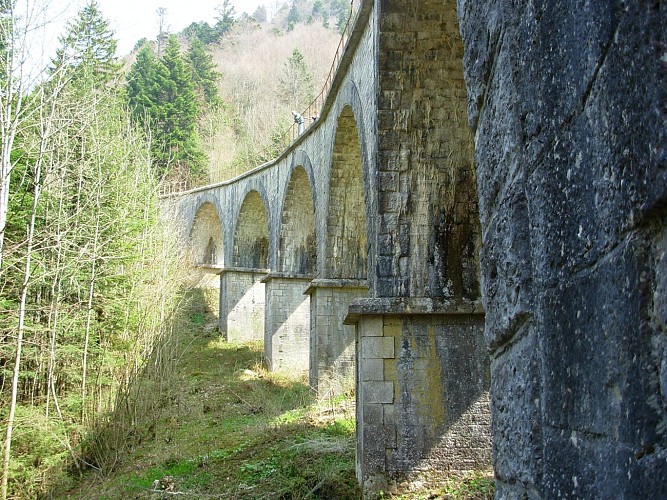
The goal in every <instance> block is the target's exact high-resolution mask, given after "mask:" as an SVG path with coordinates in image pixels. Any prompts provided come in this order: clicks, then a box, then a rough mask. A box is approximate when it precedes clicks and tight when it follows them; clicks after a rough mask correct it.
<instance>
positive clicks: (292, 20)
mask: <svg viewBox="0 0 667 500" xmlns="http://www.w3.org/2000/svg"><path fill="white" fill-rule="evenodd" d="M299 22H301V14H300V13H299V8H298V7H297V6H296V0H292V6H291V7H290V10H289V12H288V14H287V19H286V23H287V31H292V30H293V29H294V26H296V25H297V24H298V23H299Z"/></svg>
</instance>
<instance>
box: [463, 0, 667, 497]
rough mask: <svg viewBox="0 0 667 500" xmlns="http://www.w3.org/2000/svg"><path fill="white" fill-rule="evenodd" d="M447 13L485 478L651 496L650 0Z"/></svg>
mask: <svg viewBox="0 0 667 500" xmlns="http://www.w3.org/2000/svg"><path fill="white" fill-rule="evenodd" d="M519 3H520V4H521V7H518V4H519ZM458 16H459V23H460V28H461V33H462V37H463V42H464V48H465V54H464V67H465V78H466V85H467V89H468V103H469V106H468V114H469V120H470V123H471V126H472V128H473V131H474V133H475V150H476V165H477V181H478V195H479V207H480V220H481V225H482V238H483V250H482V256H481V269H482V283H483V296H484V305H485V311H486V328H485V335H486V339H487V342H488V344H489V345H490V346H491V352H492V360H491V400H492V416H493V422H494V424H493V425H494V430H493V441H494V450H493V451H494V461H495V470H496V477H497V496H498V498H520V497H522V496H527V497H529V498H537V497H543V498H556V497H560V496H566V497H575V498H647V497H655V498H658V497H661V498H664V497H667V436H666V433H667V333H666V327H667V299H666V294H665V292H667V217H666V215H667V109H666V108H667V78H666V76H667V39H666V38H667V36H666V33H667V5H665V3H664V2H660V1H634V2H623V1H612V0H608V1H595V2H594V1H577V2H565V1H559V0H533V1H529V2H516V1H513V0H496V1H492V2H476V1H471V0H459V2H458Z"/></svg>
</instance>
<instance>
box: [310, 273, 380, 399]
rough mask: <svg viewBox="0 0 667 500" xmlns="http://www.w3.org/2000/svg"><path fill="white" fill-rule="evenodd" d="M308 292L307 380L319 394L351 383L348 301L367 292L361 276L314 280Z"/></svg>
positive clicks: (352, 343) (352, 338)
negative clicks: (308, 360)
mask: <svg viewBox="0 0 667 500" xmlns="http://www.w3.org/2000/svg"><path fill="white" fill-rule="evenodd" d="M306 293H308V295H309V296H310V371H309V382H310V385H311V387H312V388H313V389H315V390H316V391H317V394H318V395H320V396H331V395H337V394H342V393H344V392H346V391H349V390H351V389H352V388H353V387H354V382H355V377H354V370H355V347H354V346H355V329H354V327H353V326H349V325H345V324H344V320H345V317H346V316H347V309H348V307H349V305H350V304H351V303H352V302H354V301H355V300H358V299H360V298H362V297H367V296H368V287H367V285H366V282H365V281H363V280H323V279H317V280H314V281H313V282H312V283H311V284H310V286H309V287H308V290H307V291H306Z"/></svg>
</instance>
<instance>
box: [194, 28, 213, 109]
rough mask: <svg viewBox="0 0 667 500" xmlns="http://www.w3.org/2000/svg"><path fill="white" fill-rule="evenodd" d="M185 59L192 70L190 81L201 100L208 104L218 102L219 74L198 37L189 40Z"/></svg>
mask: <svg viewBox="0 0 667 500" xmlns="http://www.w3.org/2000/svg"><path fill="white" fill-rule="evenodd" d="M187 61H188V63H189V65H190V69H191V70H192V83H193V84H194V87H195V91H196V92H197V94H198V96H199V99H200V101H201V102H203V103H205V104H208V105H214V106H215V105H217V104H220V97H219V95H218V86H217V83H218V79H219V76H220V74H219V73H218V72H217V71H216V70H215V62H214V61H213V57H212V56H211V54H209V53H208V52H207V51H206V47H205V46H204V44H203V43H202V42H201V40H200V39H199V38H193V39H192V40H191V41H190V48H189V49H188V52H187Z"/></svg>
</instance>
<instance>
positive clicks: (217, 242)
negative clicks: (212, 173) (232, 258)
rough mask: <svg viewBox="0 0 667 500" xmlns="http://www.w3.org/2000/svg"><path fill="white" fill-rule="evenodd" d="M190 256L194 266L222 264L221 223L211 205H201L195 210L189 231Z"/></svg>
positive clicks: (216, 211) (207, 203)
mask: <svg viewBox="0 0 667 500" xmlns="http://www.w3.org/2000/svg"><path fill="white" fill-rule="evenodd" d="M190 255H191V257H190V258H191V260H192V262H193V263H194V264H196V265H203V266H221V265H223V263H224V262H223V261H224V246H223V238H222V223H221V220H220V216H219V215H218V210H217V209H216V207H215V205H213V203H210V202H206V203H203V204H202V205H201V207H199V210H197V214H196V215H195V218H194V223H193V224H192V230H191V231H190Z"/></svg>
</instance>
